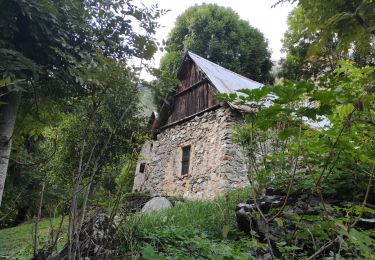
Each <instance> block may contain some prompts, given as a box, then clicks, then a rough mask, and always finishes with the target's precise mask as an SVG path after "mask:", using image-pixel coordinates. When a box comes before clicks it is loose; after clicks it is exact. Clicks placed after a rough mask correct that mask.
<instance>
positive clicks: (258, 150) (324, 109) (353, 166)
mask: <svg viewBox="0 0 375 260" xmlns="http://www.w3.org/2000/svg"><path fill="white" fill-rule="evenodd" d="M339 65H340V67H339V68H337V69H336V70H335V71H334V73H331V74H327V75H325V76H322V77H320V78H319V80H318V81H317V82H313V81H301V82H296V83H293V82H285V83H284V84H283V85H275V86H265V87H263V88H262V89H260V90H243V91H241V96H239V98H237V96H236V95H232V96H227V97H226V98H227V100H231V101H234V102H235V101H236V100H238V102H239V103H240V104H249V105H251V106H254V107H256V108H257V109H258V112H257V113H256V114H255V115H253V116H250V115H249V116H247V125H245V126H244V127H239V128H237V131H236V132H237V134H236V136H235V141H237V142H239V143H241V144H242V145H243V146H244V147H245V148H246V150H247V152H248V155H249V157H250V159H251V160H252V168H251V169H252V170H251V175H252V176H253V177H254V182H255V183H257V184H258V185H259V186H260V189H261V190H262V189H263V188H265V187H269V186H276V187H277V188H280V186H282V187H284V188H287V187H288V186H289V184H288V183H289V180H290V177H291V176H295V178H296V181H297V183H299V184H300V185H297V186H295V185H293V186H294V187H299V188H303V189H306V190H310V189H312V190H314V189H315V188H316V186H317V185H318V183H319V185H320V182H321V181H322V180H324V181H323V182H322V188H323V189H322V192H323V193H326V194H327V195H328V194H329V195H330V196H332V197H334V196H335V197H336V198H337V195H338V194H341V195H342V196H343V197H342V198H344V197H345V199H347V198H348V197H347V196H359V197H362V196H363V189H364V188H365V187H366V185H367V180H368V178H369V173H370V171H371V164H372V160H373V158H374V151H373V149H372V148H371V147H373V146H374V135H375V132H374V131H373V130H374V128H373V122H374V116H375V114H374V92H373V87H372V85H373V76H372V74H373V71H374V70H373V68H371V67H364V68H357V67H355V66H353V65H352V64H351V63H350V62H347V61H342V62H339ZM223 97H225V95H221V97H219V98H221V99H223ZM224 99H225V98H224ZM256 154H260V155H261V158H262V159H260V160H259V159H257V158H259V157H258V155H256ZM291 158H293V159H291ZM331 163H332V167H329V171H328V170H327V169H328V165H329V164H331ZM293 178H294V177H293ZM354 180H356V181H354ZM352 181H353V182H355V183H356V184H355V185H354V186H353V185H348V183H351V182H352ZM341 188H343V190H341ZM360 190H362V192H359V191H360ZM349 191H350V192H349ZM348 192H349V193H348ZM358 192H359V193H358ZM334 194H335V195H334ZM345 194H346V195H345ZM349 194H350V195H349Z"/></svg>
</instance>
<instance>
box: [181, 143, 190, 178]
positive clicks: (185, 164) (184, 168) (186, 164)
mask: <svg viewBox="0 0 375 260" xmlns="http://www.w3.org/2000/svg"><path fill="white" fill-rule="evenodd" d="M190 158H191V145H186V146H184V147H182V156H181V176H187V175H189V168H190Z"/></svg>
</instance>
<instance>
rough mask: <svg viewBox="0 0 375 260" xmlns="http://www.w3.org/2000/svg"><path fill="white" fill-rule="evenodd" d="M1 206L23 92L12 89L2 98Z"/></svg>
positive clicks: (0, 129)
mask: <svg viewBox="0 0 375 260" xmlns="http://www.w3.org/2000/svg"><path fill="white" fill-rule="evenodd" d="M0 101H1V102H3V103H5V104H0V206H1V200H2V198H3V191H4V184H5V178H6V174H7V170H8V164H9V157H10V151H11V148H12V137H13V131H14V125H15V123H16V116H17V110H18V107H19V105H20V101H21V92H19V91H12V92H9V93H7V94H6V95H4V96H2V97H1V98H0Z"/></svg>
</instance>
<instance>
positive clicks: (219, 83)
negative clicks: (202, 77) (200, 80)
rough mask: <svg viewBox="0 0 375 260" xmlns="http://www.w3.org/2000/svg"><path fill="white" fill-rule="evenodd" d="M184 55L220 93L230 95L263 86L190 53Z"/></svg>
mask: <svg viewBox="0 0 375 260" xmlns="http://www.w3.org/2000/svg"><path fill="white" fill-rule="evenodd" d="M186 55H188V56H189V57H190V58H191V59H192V60H193V61H194V62H195V64H197V65H198V67H199V68H200V69H201V70H202V71H203V72H204V73H205V74H206V77H207V78H208V80H209V81H211V83H212V85H214V87H216V89H217V90H218V91H219V92H220V93H231V92H236V91H237V90H240V89H255V88H259V87H261V86H263V84H262V83H259V82H257V81H254V80H251V79H248V78H246V77H244V76H241V75H239V74H237V73H235V72H233V71H230V70H228V69H226V68H224V67H221V66H220V65H217V64H215V63H213V62H211V61H209V60H206V59H204V58H202V57H200V56H198V55H197V54H194V53H192V52H190V51H188V52H187V53H186Z"/></svg>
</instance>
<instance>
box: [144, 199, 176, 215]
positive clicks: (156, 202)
mask: <svg viewBox="0 0 375 260" xmlns="http://www.w3.org/2000/svg"><path fill="white" fill-rule="evenodd" d="M170 207H172V203H171V202H170V201H169V200H168V199H167V198H165V197H154V198H152V199H151V200H149V201H148V202H147V203H146V204H145V205H144V206H143V208H142V210H141V212H142V213H149V212H152V211H159V210H162V209H167V208H170Z"/></svg>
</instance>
